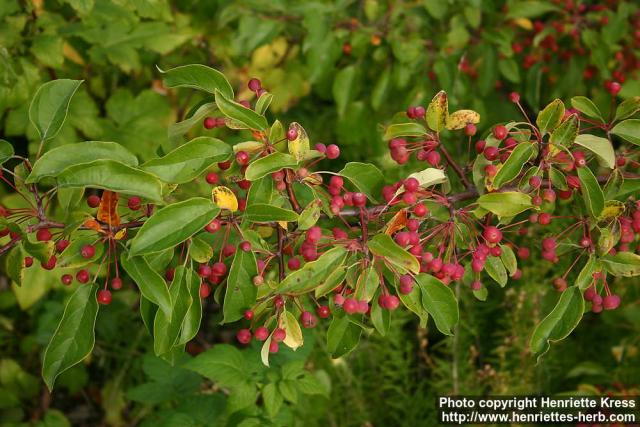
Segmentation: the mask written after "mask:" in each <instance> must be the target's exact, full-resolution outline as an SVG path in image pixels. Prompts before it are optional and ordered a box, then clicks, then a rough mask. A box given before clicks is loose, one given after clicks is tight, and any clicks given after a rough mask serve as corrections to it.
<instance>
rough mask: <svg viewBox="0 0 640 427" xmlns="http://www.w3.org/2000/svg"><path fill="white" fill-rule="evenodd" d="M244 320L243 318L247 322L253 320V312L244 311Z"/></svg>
mask: <svg viewBox="0 0 640 427" xmlns="http://www.w3.org/2000/svg"><path fill="white" fill-rule="evenodd" d="M244 318H245V319H247V320H251V319H253V311H251V310H246V311H245V312H244Z"/></svg>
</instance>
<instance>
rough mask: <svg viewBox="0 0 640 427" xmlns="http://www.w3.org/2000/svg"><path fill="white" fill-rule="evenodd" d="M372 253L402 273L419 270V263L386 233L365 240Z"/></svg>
mask: <svg viewBox="0 0 640 427" xmlns="http://www.w3.org/2000/svg"><path fill="white" fill-rule="evenodd" d="M367 247H368V248H369V250H370V251H371V253H372V254H374V255H376V256H378V257H380V258H382V259H383V260H384V261H385V262H386V263H388V264H389V265H391V266H393V267H394V268H395V269H397V270H399V271H400V272H402V273H406V272H412V273H415V274H417V273H418V272H419V271H420V263H419V262H418V260H417V259H416V257H414V256H413V255H411V254H410V253H409V252H407V251H406V250H404V249H403V248H402V247H400V246H399V245H398V244H397V243H396V242H394V241H393V239H392V238H391V236H389V235H387V234H384V233H383V234H377V235H375V236H374V237H373V238H372V239H370V240H369V241H368V242H367Z"/></svg>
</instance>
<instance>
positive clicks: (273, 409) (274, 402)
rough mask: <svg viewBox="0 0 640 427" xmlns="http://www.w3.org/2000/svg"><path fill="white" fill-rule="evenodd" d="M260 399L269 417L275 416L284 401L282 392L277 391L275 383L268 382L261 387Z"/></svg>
mask: <svg viewBox="0 0 640 427" xmlns="http://www.w3.org/2000/svg"><path fill="white" fill-rule="evenodd" d="M262 401H263V402H264V408H265V409H266V410H267V414H268V415H269V416H270V417H272V418H273V417H275V416H276V415H277V414H278V412H280V408H281V407H282V404H283V403H284V399H283V397H282V394H281V393H280V392H279V391H278V388H277V387H276V384H275V383H269V384H267V385H266V386H264V388H263V389H262Z"/></svg>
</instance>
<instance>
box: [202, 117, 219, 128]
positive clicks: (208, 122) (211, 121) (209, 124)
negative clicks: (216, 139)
mask: <svg viewBox="0 0 640 427" xmlns="http://www.w3.org/2000/svg"><path fill="white" fill-rule="evenodd" d="M216 124H217V121H216V119H215V118H213V117H205V118H204V121H203V122H202V125H203V126H204V128H205V129H213V128H214V127H216Z"/></svg>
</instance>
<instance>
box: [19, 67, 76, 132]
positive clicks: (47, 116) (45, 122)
mask: <svg viewBox="0 0 640 427" xmlns="http://www.w3.org/2000/svg"><path fill="white" fill-rule="evenodd" d="M81 84H82V80H68V79H60V80H52V81H50V82H47V83H45V84H43V85H42V86H40V87H39V88H38V90H37V91H36V94H35V95H34V97H33V100H32V101H31V105H30V106H29V120H30V121H31V123H33V125H34V126H35V128H36V130H37V131H38V135H40V140H42V141H46V140H49V139H51V138H53V137H55V136H56V135H57V134H58V132H59V131H60V128H62V125H63V124H64V121H65V119H66V118H67V112H68V111H69V103H70V102H71V98H72V97H73V95H74V94H75V93H76V91H77V90H78V87H80V85H81Z"/></svg>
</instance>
